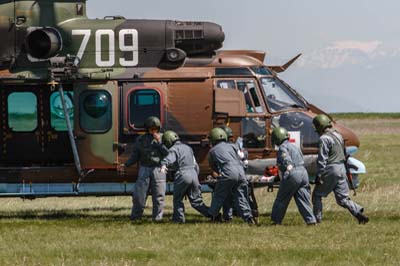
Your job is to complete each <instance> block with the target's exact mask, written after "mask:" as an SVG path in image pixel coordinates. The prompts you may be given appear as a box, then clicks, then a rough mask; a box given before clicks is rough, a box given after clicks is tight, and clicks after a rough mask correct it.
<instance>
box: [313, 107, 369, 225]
mask: <svg viewBox="0 0 400 266" xmlns="http://www.w3.org/2000/svg"><path fill="white" fill-rule="evenodd" d="M313 124H314V127H315V129H316V131H317V133H318V134H319V135H320V138H319V151H318V159H317V177H316V182H315V188H314V191H313V194H312V202H313V205H314V215H315V217H316V219H317V222H321V220H322V197H326V196H328V194H329V193H331V192H332V191H333V193H334V194H335V198H336V202H337V204H339V205H340V206H342V207H343V208H346V209H348V210H349V212H350V213H351V214H352V215H353V216H354V217H356V218H357V220H358V222H359V223H360V224H365V223H367V222H368V221H369V219H368V217H367V216H365V215H364V214H363V212H364V208H363V207H362V206H360V205H358V204H357V203H355V202H354V201H352V200H351V199H350V197H349V185H348V183H347V177H346V168H345V165H344V164H345V161H346V156H345V145H344V140H343V137H342V136H341V135H340V133H339V132H337V131H336V130H334V129H332V124H331V120H330V119H329V117H328V116H326V115H323V114H320V115H317V116H316V117H314V119H313Z"/></svg>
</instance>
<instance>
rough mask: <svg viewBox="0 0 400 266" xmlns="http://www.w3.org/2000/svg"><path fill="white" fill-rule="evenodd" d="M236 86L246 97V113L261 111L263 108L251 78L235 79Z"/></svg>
mask: <svg viewBox="0 0 400 266" xmlns="http://www.w3.org/2000/svg"><path fill="white" fill-rule="evenodd" d="M237 87H238V89H239V90H240V91H242V92H243V94H244V97H245V99H246V107H247V112H248V113H263V112H264V111H263V108H262V106H261V104H260V100H259V98H258V95H257V91H256V85H255V83H254V81H252V80H246V81H237Z"/></svg>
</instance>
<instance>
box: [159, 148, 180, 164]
mask: <svg viewBox="0 0 400 266" xmlns="http://www.w3.org/2000/svg"><path fill="white" fill-rule="evenodd" d="M176 160H177V156H176V153H175V151H174V150H173V149H170V150H169V152H168V155H167V156H166V157H165V158H164V159H162V161H161V166H170V165H172V164H174V163H175V162H176Z"/></svg>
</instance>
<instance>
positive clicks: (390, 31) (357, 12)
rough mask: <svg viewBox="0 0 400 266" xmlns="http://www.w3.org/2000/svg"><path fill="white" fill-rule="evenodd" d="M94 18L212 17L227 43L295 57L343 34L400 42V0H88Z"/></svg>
mask: <svg viewBox="0 0 400 266" xmlns="http://www.w3.org/2000/svg"><path fill="white" fill-rule="evenodd" d="M87 10H88V15H89V17H91V18H94V17H98V18H101V17H104V16H106V15H123V16H125V17H126V18H149V19H150V18H154V19H178V20H202V21H212V22H216V23H218V24H220V25H222V27H223V29H224V31H225V33H226V41H225V45H224V48H226V49H262V50H266V51H267V52H268V53H269V54H273V55H276V56H279V57H288V58H289V57H291V56H292V55H294V54H296V53H298V52H307V51H309V50H312V49H316V48H320V47H323V46H325V45H327V44H329V43H332V42H334V41H338V40H360V41H375V40H379V41H383V42H384V43H391V44H394V45H397V44H399V43H400V16H399V10H400V1H398V0H384V1H376V0H375V1H372V0H365V1H363V0H352V1H349V0H335V1H324V0H303V1H300V0H279V1H268V0H247V1H238V0H196V1H193V0H184V1H183V0H168V1H166V0H159V1H154V0H145V1H143V0H142V1H131V0H124V1H123V0H113V1H110V0H89V1H88V7H87Z"/></svg>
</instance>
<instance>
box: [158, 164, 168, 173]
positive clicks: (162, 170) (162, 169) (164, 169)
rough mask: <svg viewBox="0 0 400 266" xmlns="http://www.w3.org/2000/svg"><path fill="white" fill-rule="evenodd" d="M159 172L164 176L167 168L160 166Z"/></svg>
mask: <svg viewBox="0 0 400 266" xmlns="http://www.w3.org/2000/svg"><path fill="white" fill-rule="evenodd" d="M160 172H161V173H163V174H164V175H165V174H167V173H168V168H167V167H166V166H165V165H163V166H161V168H160Z"/></svg>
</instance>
